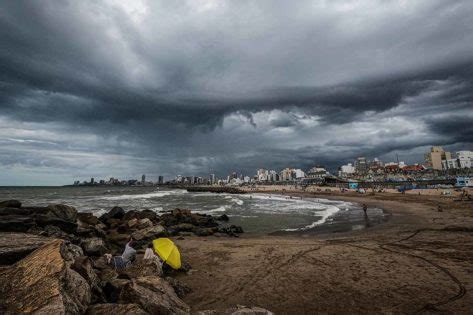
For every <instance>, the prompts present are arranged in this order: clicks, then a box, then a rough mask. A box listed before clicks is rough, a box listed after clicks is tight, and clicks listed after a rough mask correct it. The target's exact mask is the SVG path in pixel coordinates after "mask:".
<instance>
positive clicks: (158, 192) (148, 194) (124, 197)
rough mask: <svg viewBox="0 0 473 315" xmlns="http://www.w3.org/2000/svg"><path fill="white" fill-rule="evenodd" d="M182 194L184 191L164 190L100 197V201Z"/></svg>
mask: <svg viewBox="0 0 473 315" xmlns="http://www.w3.org/2000/svg"><path fill="white" fill-rule="evenodd" d="M184 193H186V191H185V190H164V191H156V192H150V193H146V194H134V195H119V196H110V197H100V199H104V200H128V199H150V198H161V197H164V196H169V195H181V194H184Z"/></svg>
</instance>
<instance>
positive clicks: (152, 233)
mask: <svg viewBox="0 0 473 315" xmlns="http://www.w3.org/2000/svg"><path fill="white" fill-rule="evenodd" d="M164 235H166V229H165V228H164V227H163V226H161V225H155V226H152V227H149V228H146V229H142V230H138V231H135V232H133V234H132V235H131V236H132V237H133V239H135V240H137V241H141V240H148V239H152V238H157V237H160V236H164Z"/></svg>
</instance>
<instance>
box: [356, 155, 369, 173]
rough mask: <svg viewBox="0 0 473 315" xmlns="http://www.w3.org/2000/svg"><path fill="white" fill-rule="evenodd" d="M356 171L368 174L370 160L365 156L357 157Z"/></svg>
mask: <svg viewBox="0 0 473 315" xmlns="http://www.w3.org/2000/svg"><path fill="white" fill-rule="evenodd" d="M355 172H356V173H358V174H366V173H367V172H368V162H367V161H366V158H365V157H364V156H360V157H358V158H357V159H356V161H355Z"/></svg>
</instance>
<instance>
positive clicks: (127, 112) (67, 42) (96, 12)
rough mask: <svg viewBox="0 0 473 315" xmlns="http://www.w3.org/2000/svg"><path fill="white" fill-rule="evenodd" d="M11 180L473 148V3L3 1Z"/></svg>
mask: <svg viewBox="0 0 473 315" xmlns="http://www.w3.org/2000/svg"><path fill="white" fill-rule="evenodd" d="M0 12H1V14H0V42H1V44H2V45H1V46H0V69H1V71H0V185H64V184H70V183H71V182H72V181H73V180H74V179H77V178H90V177H91V175H93V176H94V177H96V178H109V177H113V176H117V177H128V178H133V177H135V178H138V179H139V176H141V174H147V176H148V175H149V176H153V175H156V176H157V175H164V176H166V177H169V176H172V175H175V174H179V173H181V174H209V173H216V174H224V173H227V172H229V171H231V170H232V168H234V167H238V169H239V170H240V171H241V172H243V173H250V172H254V171H255V170H256V169H258V168H260V167H266V168H270V169H284V168H285V167H288V166H291V165H292V166H293V167H297V168H301V169H308V168H310V167H312V166H314V164H321V165H325V166H326V167H327V168H329V169H331V170H334V169H335V168H337V167H338V166H339V165H341V164H345V163H347V162H350V161H353V160H354V159H356V157H358V156H367V157H378V158H380V159H382V160H395V159H396V154H397V155H399V157H401V158H402V160H404V161H406V163H408V164H412V163H414V162H416V161H417V162H419V161H422V160H423V155H424V153H425V152H427V151H428V150H429V148H430V147H431V146H432V145H439V146H443V147H444V149H445V150H447V151H450V152H456V151H459V150H462V149H464V150H472V148H473V123H472V122H473V106H472V105H473V54H472V53H471V52H472V51H473V3H471V1H455V2H454V3H452V2H445V1H441V0H423V1H415V2H414V1H375V0H363V1H347V2H338V1H322V0H320V1H297V2H290V1H275V2H274V1H257V2H242V1H210V0H207V1H205V0H202V1H173V2H171V3H170V2H169V1H148V0H140V1H105V0H104V1H75V2H73V1H66V2H59V1H49V0H46V1H41V2H23V1H2V3H1V4H0Z"/></svg>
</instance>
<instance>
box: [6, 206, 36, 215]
mask: <svg viewBox="0 0 473 315" xmlns="http://www.w3.org/2000/svg"><path fill="white" fill-rule="evenodd" d="M30 214H31V211H30V210H29V209H26V208H14V207H4V208H1V207H0V216H3V215H30Z"/></svg>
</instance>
